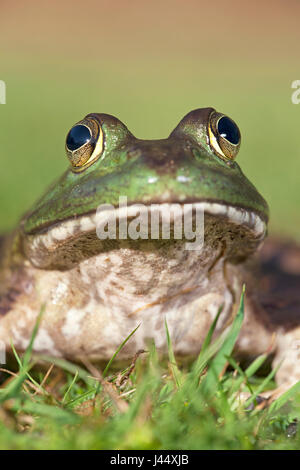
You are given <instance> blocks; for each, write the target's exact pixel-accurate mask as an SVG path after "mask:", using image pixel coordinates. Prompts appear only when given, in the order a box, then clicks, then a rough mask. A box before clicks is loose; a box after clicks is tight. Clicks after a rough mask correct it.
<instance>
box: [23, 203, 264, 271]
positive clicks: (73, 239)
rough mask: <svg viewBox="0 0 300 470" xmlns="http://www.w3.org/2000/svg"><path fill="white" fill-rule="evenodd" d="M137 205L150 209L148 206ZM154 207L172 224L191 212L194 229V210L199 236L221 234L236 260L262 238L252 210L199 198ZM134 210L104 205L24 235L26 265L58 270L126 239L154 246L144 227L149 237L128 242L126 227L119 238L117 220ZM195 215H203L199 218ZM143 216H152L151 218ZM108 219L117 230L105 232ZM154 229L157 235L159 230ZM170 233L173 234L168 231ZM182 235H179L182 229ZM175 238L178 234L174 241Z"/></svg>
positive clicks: (258, 218) (259, 220)
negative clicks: (194, 200)
mask: <svg viewBox="0 0 300 470" xmlns="http://www.w3.org/2000/svg"><path fill="white" fill-rule="evenodd" d="M143 207H144V208H146V209H147V208H148V209H149V210H150V207H151V206H143ZM151 211H152V209H151ZM155 211H156V213H158V214H159V217H160V218H159V219H158V220H159V221H160V223H161V221H167V223H168V222H170V225H171V226H173V227H174V224H175V222H176V220H179V218H181V220H182V221H183V224H184V221H185V219H184V217H187V219H186V220H188V217H189V214H190V216H191V215H192V217H190V219H191V220H192V223H191V226H193V227H194V230H195V217H197V215H195V214H198V221H200V225H201V228H202V230H203V236H204V238H206V237H207V234H208V233H209V237H208V238H210V239H212V238H213V237H212V236H211V231H212V230H213V232H214V234H215V236H216V237H218V240H220V239H222V238H223V236H224V240H225V239H226V244H227V245H228V244H229V245H231V247H230V251H231V257H233V258H234V257H235V255H234V254H233V253H234V250H235V248H236V251H237V256H236V258H237V259H238V258H241V257H243V252H244V253H245V256H244V257H247V256H248V255H249V254H251V253H252V252H253V251H255V250H256V248H257V246H258V245H259V244H260V243H261V241H262V240H263V239H264V238H265V236H266V230H267V228H266V222H265V221H264V220H263V218H262V217H261V216H260V215H259V214H257V213H255V212H254V211H251V210H249V209H245V208H241V207H235V206H230V205H227V204H223V203H217V202H208V201H201V202H195V203H178V204H172V203H162V204H155V209H154V210H153V212H155ZM139 214H141V205H139V204H133V205H129V206H126V207H119V208H115V207H113V206H110V205H107V206H106V208H105V207H103V208H102V209H101V211H100V212H99V211H97V212H93V213H88V214H85V215H82V216H80V217H74V218H70V219H67V220H65V221H63V222H59V223H56V224H55V225H52V226H51V227H48V228H47V229H44V230H43V231H42V232H40V233H35V234H32V235H30V234H29V235H28V234H27V235H25V236H24V239H23V246H24V252H25V254H26V257H27V258H28V259H29V260H30V261H31V263H32V264H33V265H34V266H36V267H38V268H43V269H52V268H55V267H56V268H59V269H69V268H71V267H72V266H74V265H76V264H78V262H80V261H82V260H84V259H86V258H90V257H91V256H93V255H95V254H97V253H99V252H101V251H102V252H103V251H108V250H109V249H110V247H112V246H114V247H115V244H116V243H118V244H119V246H120V243H121V244H123V245H124V246H125V245H126V242H127V244H128V242H129V243H130V241H131V243H132V244H133V245H134V244H137V243H141V242H142V243H143V244H144V247H145V243H146V244H147V242H148V244H149V242H152V243H150V244H149V246H150V245H151V246H152V247H153V243H156V244H157V243H159V241H160V240H159V239H158V237H157V236H156V238H155V239H153V237H152V233H153V232H152V229H149V230H148V234H149V236H146V237H145V236H142V237H139V236H137V237H136V238H134V239H133V240H130V234H128V233H127V229H126V233H127V236H125V239H124V236H123V237H119V226H120V223H121V222H122V223H123V227H124V223H125V221H126V222H127V223H128V224H130V223H131V222H132V221H133V220H134V219H135V218H137V217H139ZM201 214H203V216H202V219H201ZM147 217H148V216H147ZM142 220H145V219H142ZM146 220H152V219H151V216H149V218H148V219H146ZM156 220H157V219H156ZM201 220H202V224H201ZM114 221H116V225H117V231H114V230H112V232H106V230H105V229H104V227H105V226H106V227H110V228H111V227H114ZM138 222H141V219H139V221H137V222H136V224H135V227H136V226H137V225H138ZM109 224H110V225H109ZM172 224H173V225H172ZM200 225H199V226H200ZM99 226H100V229H99ZM127 228H128V225H127ZM160 230H161V228H160ZM100 232H101V233H102V234H104V238H101V233H100ZM106 233H107V235H106ZM136 233H137V232H136ZM159 233H160V236H161V231H160V232H159ZM171 233H173V232H172V229H171ZM182 233H185V232H184V229H183V230H182ZM162 238H163V240H162V241H163V242H164V246H166V237H162ZM167 238H168V237H167ZM169 238H170V239H172V241H174V235H173V238H172V236H170V237H169ZM177 240H178V238H177V239H176V242H177ZM183 241H185V242H186V241H187V240H186V239H184V240H183ZM65 254H66V256H65ZM72 260H73V261H72Z"/></svg>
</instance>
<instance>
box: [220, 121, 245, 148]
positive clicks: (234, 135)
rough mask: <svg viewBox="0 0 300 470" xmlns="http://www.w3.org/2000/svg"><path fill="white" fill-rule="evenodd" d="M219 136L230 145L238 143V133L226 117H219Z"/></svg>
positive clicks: (236, 128)
mask: <svg viewBox="0 0 300 470" xmlns="http://www.w3.org/2000/svg"><path fill="white" fill-rule="evenodd" d="M218 131H219V134H220V135H221V136H222V137H224V139H226V140H228V141H229V142H230V143H231V144H234V145H237V144H238V143H239V141H240V132H239V130H238V127H237V126H236V125H235V124H234V122H233V121H232V120H231V119H229V118H228V117H226V116H223V117H221V119H220V120H219V122H218Z"/></svg>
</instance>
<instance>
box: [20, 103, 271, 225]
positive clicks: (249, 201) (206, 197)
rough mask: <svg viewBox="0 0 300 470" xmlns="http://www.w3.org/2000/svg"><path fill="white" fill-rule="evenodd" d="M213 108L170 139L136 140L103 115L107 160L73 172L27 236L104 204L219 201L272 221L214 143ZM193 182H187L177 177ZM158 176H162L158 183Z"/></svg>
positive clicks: (41, 205)
mask: <svg viewBox="0 0 300 470" xmlns="http://www.w3.org/2000/svg"><path fill="white" fill-rule="evenodd" d="M212 111H214V110H213V109H212V108H204V109H198V110H195V111H192V112H191V113H189V114H188V115H187V116H185V117H184V118H183V119H182V121H181V122H180V123H179V124H178V126H177V127H176V128H175V129H174V131H173V132H172V133H171V135H170V136H169V137H168V138H167V139H162V140H140V139H137V138H135V137H134V136H133V135H132V134H131V133H130V132H129V131H128V129H127V128H126V127H125V126H124V124H122V123H121V122H120V121H119V120H118V119H116V118H114V117H112V116H109V115H106V114H98V115H97V119H98V120H99V122H100V123H101V125H102V129H103V133H104V151H103V153H102V155H101V157H100V158H99V159H98V160H97V161H96V162H95V163H94V164H92V165H91V166H90V167H88V168H87V169H86V170H84V171H83V172H81V173H74V171H72V169H71V168H69V169H68V170H67V171H66V172H65V173H64V174H63V175H62V177H61V178H60V179H59V180H58V182H56V183H55V184H54V185H53V186H52V187H51V188H50V189H49V191H48V192H47V193H46V194H45V195H44V197H42V199H41V200H40V201H39V202H38V203H37V205H36V206H35V207H34V209H33V210H32V211H31V212H30V213H29V214H28V215H27V216H26V218H25V220H24V222H23V223H24V232H25V233H26V234H31V233H37V232H39V231H40V230H41V229H43V228H44V227H47V228H48V227H49V226H51V225H53V224H55V223H57V222H59V221H63V220H65V219H68V218H72V217H74V216H79V215H82V214H86V213H89V212H92V211H95V210H96V209H97V207H98V206H99V205H100V204H104V203H109V204H113V205H115V206H117V205H118V201H119V196H124V195H126V196H127V198H128V204H133V203H145V204H150V203H159V202H162V198H161V196H162V195H163V194H165V193H166V192H168V197H167V199H166V198H164V199H163V202H172V203H176V202H181V203H182V202H196V201H197V202H198V201H210V202H219V203H222V204H228V205H232V206H237V207H241V208H245V209H247V210H251V211H253V212H255V213H257V214H259V215H260V216H261V218H262V219H263V220H265V221H267V220H268V205H267V203H266V201H265V200H264V199H263V197H262V196H261V195H260V194H259V193H258V191H257V190H256V189H255V187H254V186H253V185H252V184H251V183H250V181H249V180H248V179H247V178H246V177H245V175H244V174H243V173H242V171H241V169H240V167H239V165H238V164H237V163H236V162H235V161H232V160H229V159H228V160H227V161H224V160H223V159H222V158H220V157H219V156H218V155H217V154H216V152H215V151H214V149H213V147H212V146H211V145H210V144H209V142H208V131H207V126H208V118H209V115H210V114H211V112H212ZM178 176H180V177H182V176H184V177H187V178H188V183H187V182H182V179H181V181H178V179H177V177H178ZM154 178H157V180H156V181H155V182H151V183H149V181H153V179H154Z"/></svg>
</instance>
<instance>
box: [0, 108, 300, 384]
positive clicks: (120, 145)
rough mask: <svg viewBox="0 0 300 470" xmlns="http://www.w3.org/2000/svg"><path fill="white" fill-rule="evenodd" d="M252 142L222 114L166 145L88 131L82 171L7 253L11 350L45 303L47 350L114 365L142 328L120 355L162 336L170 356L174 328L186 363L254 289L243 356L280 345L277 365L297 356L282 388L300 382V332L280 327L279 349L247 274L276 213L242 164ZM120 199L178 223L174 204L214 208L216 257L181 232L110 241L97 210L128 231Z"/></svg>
mask: <svg viewBox="0 0 300 470" xmlns="http://www.w3.org/2000/svg"><path fill="white" fill-rule="evenodd" d="M221 131H222V132H221ZM239 144H240V136H239V132H238V129H237V128H236V126H235V124H234V123H233V121H231V120H229V119H228V118H226V117H224V116H223V115H221V114H218V113H216V112H215V111H214V110H213V109H212V108H205V109H199V110H195V111H193V112H191V113H189V114H188V115H187V116H186V117H185V118H184V119H183V120H182V121H181V122H180V124H179V125H178V126H177V127H176V129H175V130H174V131H173V132H172V134H171V135H170V137H169V138H168V139H165V140H157V141H142V140H139V139H136V138H135V137H133V135H132V134H131V133H130V132H129V131H128V130H127V128H126V127H125V126H124V125H123V124H122V123H121V122H120V121H118V120H117V119H116V118H113V117H111V116H108V115H104V114H91V115H88V116H87V117H86V118H85V119H84V120H83V121H81V122H80V123H78V124H77V125H75V126H74V127H73V128H72V130H71V131H70V133H69V135H68V138H67V154H68V156H69V159H70V161H71V168H70V169H69V170H68V171H67V172H66V173H65V174H64V175H63V176H62V178H61V179H60V180H59V181H58V183H56V184H55V185H54V186H52V188H50V190H49V191H48V192H47V193H46V195H45V196H44V197H43V198H42V199H41V200H40V201H39V202H38V204H37V206H36V207H35V208H34V209H33V210H32V211H31V212H29V213H28V214H27V215H26V216H25V217H24V218H23V220H22V221H21V224H20V226H19V228H18V229H17V230H16V231H15V233H14V234H13V235H11V236H10V237H7V238H6V239H5V240H4V241H2V244H1V245H0V256H1V270H0V318H1V320H0V340H1V341H4V342H5V343H6V344H7V347H9V344H10V340H12V341H13V343H14V345H15V347H16V348H17V349H19V350H24V349H25V348H26V346H27V345H28V343H29V339H30V337H31V334H32V331H33V327H34V325H35V322H36V319H37V316H38V314H39V312H40V310H41V306H42V305H45V312H44V315H43V318H42V322H41V325H40V328H39V332H38V334H37V337H36V340H35V343H34V350H35V351H36V352H42V353H47V354H50V355H57V356H64V357H67V358H69V359H78V358H79V357H82V356H85V357H88V358H90V359H93V360H98V359H99V360H102V359H105V360H107V359H109V358H111V356H112V355H113V353H114V352H115V350H116V349H117V347H118V346H119V345H120V344H121V342H122V341H123V340H124V339H125V338H126V337H127V336H128V335H129V333H131V332H132V331H133V330H134V328H136V327H137V326H138V325H140V327H139V328H138V330H137V331H136V332H135V334H134V335H133V336H132V337H131V338H130V340H129V341H128V343H127V344H126V345H125V347H124V348H123V349H122V350H121V352H120V353H119V357H120V358H122V357H123V358H126V357H130V356H132V355H133V354H134V353H135V352H136V351H137V350H138V349H141V348H145V347H146V346H147V341H148V339H151V338H152V339H154V341H155V343H156V346H157V348H158V349H159V350H161V351H165V350H166V332H165V319H166V320H167V323H168V327H169V330H170V333H171V337H172V341H173V347H174V350H175V353H176V354H178V355H180V356H193V355H195V354H197V353H198V352H199V350H200V347H201V344H202V342H203V339H204V338H205V336H206V334H207V332H208V329H209V327H210V324H211V322H212V320H213V318H214V317H215V315H216V313H217V311H218V309H219V308H220V306H221V305H223V310H222V314H221V317H220V320H219V322H218V326H217V331H216V334H218V333H219V332H220V331H222V330H223V329H224V328H225V327H226V326H227V325H229V324H230V321H231V319H232V316H233V314H234V313H235V311H236V305H237V303H238V301H239V298H240V294H241V289H242V285H243V283H245V282H246V284H247V289H248V290H247V301H246V318H245V322H244V326H243V329H242V332H241V334H240V337H239V341H238V345H237V352H240V353H242V354H243V355H245V356H254V355H257V354H259V353H261V352H265V351H266V350H268V348H269V352H273V353H274V354H275V364H277V363H278V361H280V360H281V359H283V358H284V353H285V355H286V357H285V358H284V362H283V366H282V367H281V368H280V371H279V374H278V380H279V382H286V383H287V382H289V383H291V382H293V381H295V380H296V379H297V378H298V375H299V374H300V366H298V365H297V364H298V363H297V361H296V360H295V357H296V356H295V355H297V354H298V352H297V347H295V344H296V343H295V341H298V335H299V340H300V330H298V329H297V324H296V325H293V329H292V333H291V331H290V332H289V333H284V332H283V330H282V326H281V325H280V332H279V334H278V335H277V340H276V339H274V332H275V333H276V328H277V326H278V325H275V324H274V325H273V323H272V318H271V316H268V312H267V310H266V309H263V308H262V307H261V306H260V305H259V303H258V299H257V295H256V287H253V281H252V280H251V279H250V274H249V270H248V268H247V266H248V264H249V259H250V260H251V258H252V255H253V254H254V252H255V251H256V249H257V248H258V247H259V246H260V245H261V243H262V241H263V239H264V237H265V234H266V224H267V220H268V207H267V204H266V202H265V201H264V199H263V198H262V197H261V196H260V195H259V193H258V192H257V191H256V189H255V188H254V186H252V184H251V183H250V182H249V181H248V180H247V179H246V177H245V176H244V175H243V173H242V172H241V170H240V168H239V166H238V165H237V164H236V163H235V162H234V161H233V157H234V156H235V154H236V153H237V151H238V147H239ZM120 196H126V198H127V204H128V207H129V208H131V209H132V207H134V205H135V204H137V203H139V204H141V203H142V204H144V205H146V206H147V208H149V207H150V206H151V205H152V204H156V210H157V211H158V213H159V214H160V217H161V218H162V219H164V218H165V217H169V216H170V217H171V220H173V219H172V214H174V213H173V212H172V210H171V209H172V208H173V206H172V204H177V207H179V208H180V209H181V210H182V211H183V210H185V209H188V208H191V207H193V208H194V211H195V209H199V210H200V209H201V210H202V211H203V212H204V246H203V248H202V249H197V250H189V249H186V246H187V245H186V241H187V240H186V239H182V240H181V239H174V236H172V232H171V237H170V239H169V240H167V239H164V240H162V239H160V240H156V239H151V237H149V238H150V239H149V238H148V239H136V240H132V239H130V238H127V239H120V237H119V235H118V234H119V232H117V236H116V239H113V240H111V239H106V240H100V239H99V237H98V236H97V235H96V222H97V220H96V209H97V207H98V206H99V205H101V204H110V205H111V206H108V207H107V211H111V214H113V215H114V217H115V220H116V221H117V226H118V228H119V224H120V223H121V221H122V220H123V219H122V217H123V216H124V211H123V212H122V208H118V202H119V198H120ZM192 204H193V206H191V205H192ZM122 214H123V215H122ZM194 216H195V215H194ZM174 217H175V216H174ZM148 220H150V219H148ZM175 220H176V217H175ZM173 222H174V220H173ZM149 233H150V231H149ZM248 286H249V287H248ZM251 288H252V291H251ZM296 323H297V322H296ZM293 345H294V346H293ZM286 353H287V354H286ZM291 364H292V366H293V373H292V374H291V373H290V367H291ZM286 374H288V380H287V375H286Z"/></svg>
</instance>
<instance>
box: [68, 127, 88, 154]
mask: <svg viewBox="0 0 300 470" xmlns="http://www.w3.org/2000/svg"><path fill="white" fill-rule="evenodd" d="M90 138H91V133H90V131H89V130H88V128H87V127H85V126H81V125H79V126H75V127H73V128H72V129H71V130H70V132H69V134H68V137H67V147H68V149H69V150H77V149H79V148H80V147H81V146H82V145H84V144H86V143H87V142H88V141H89V140H90Z"/></svg>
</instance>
